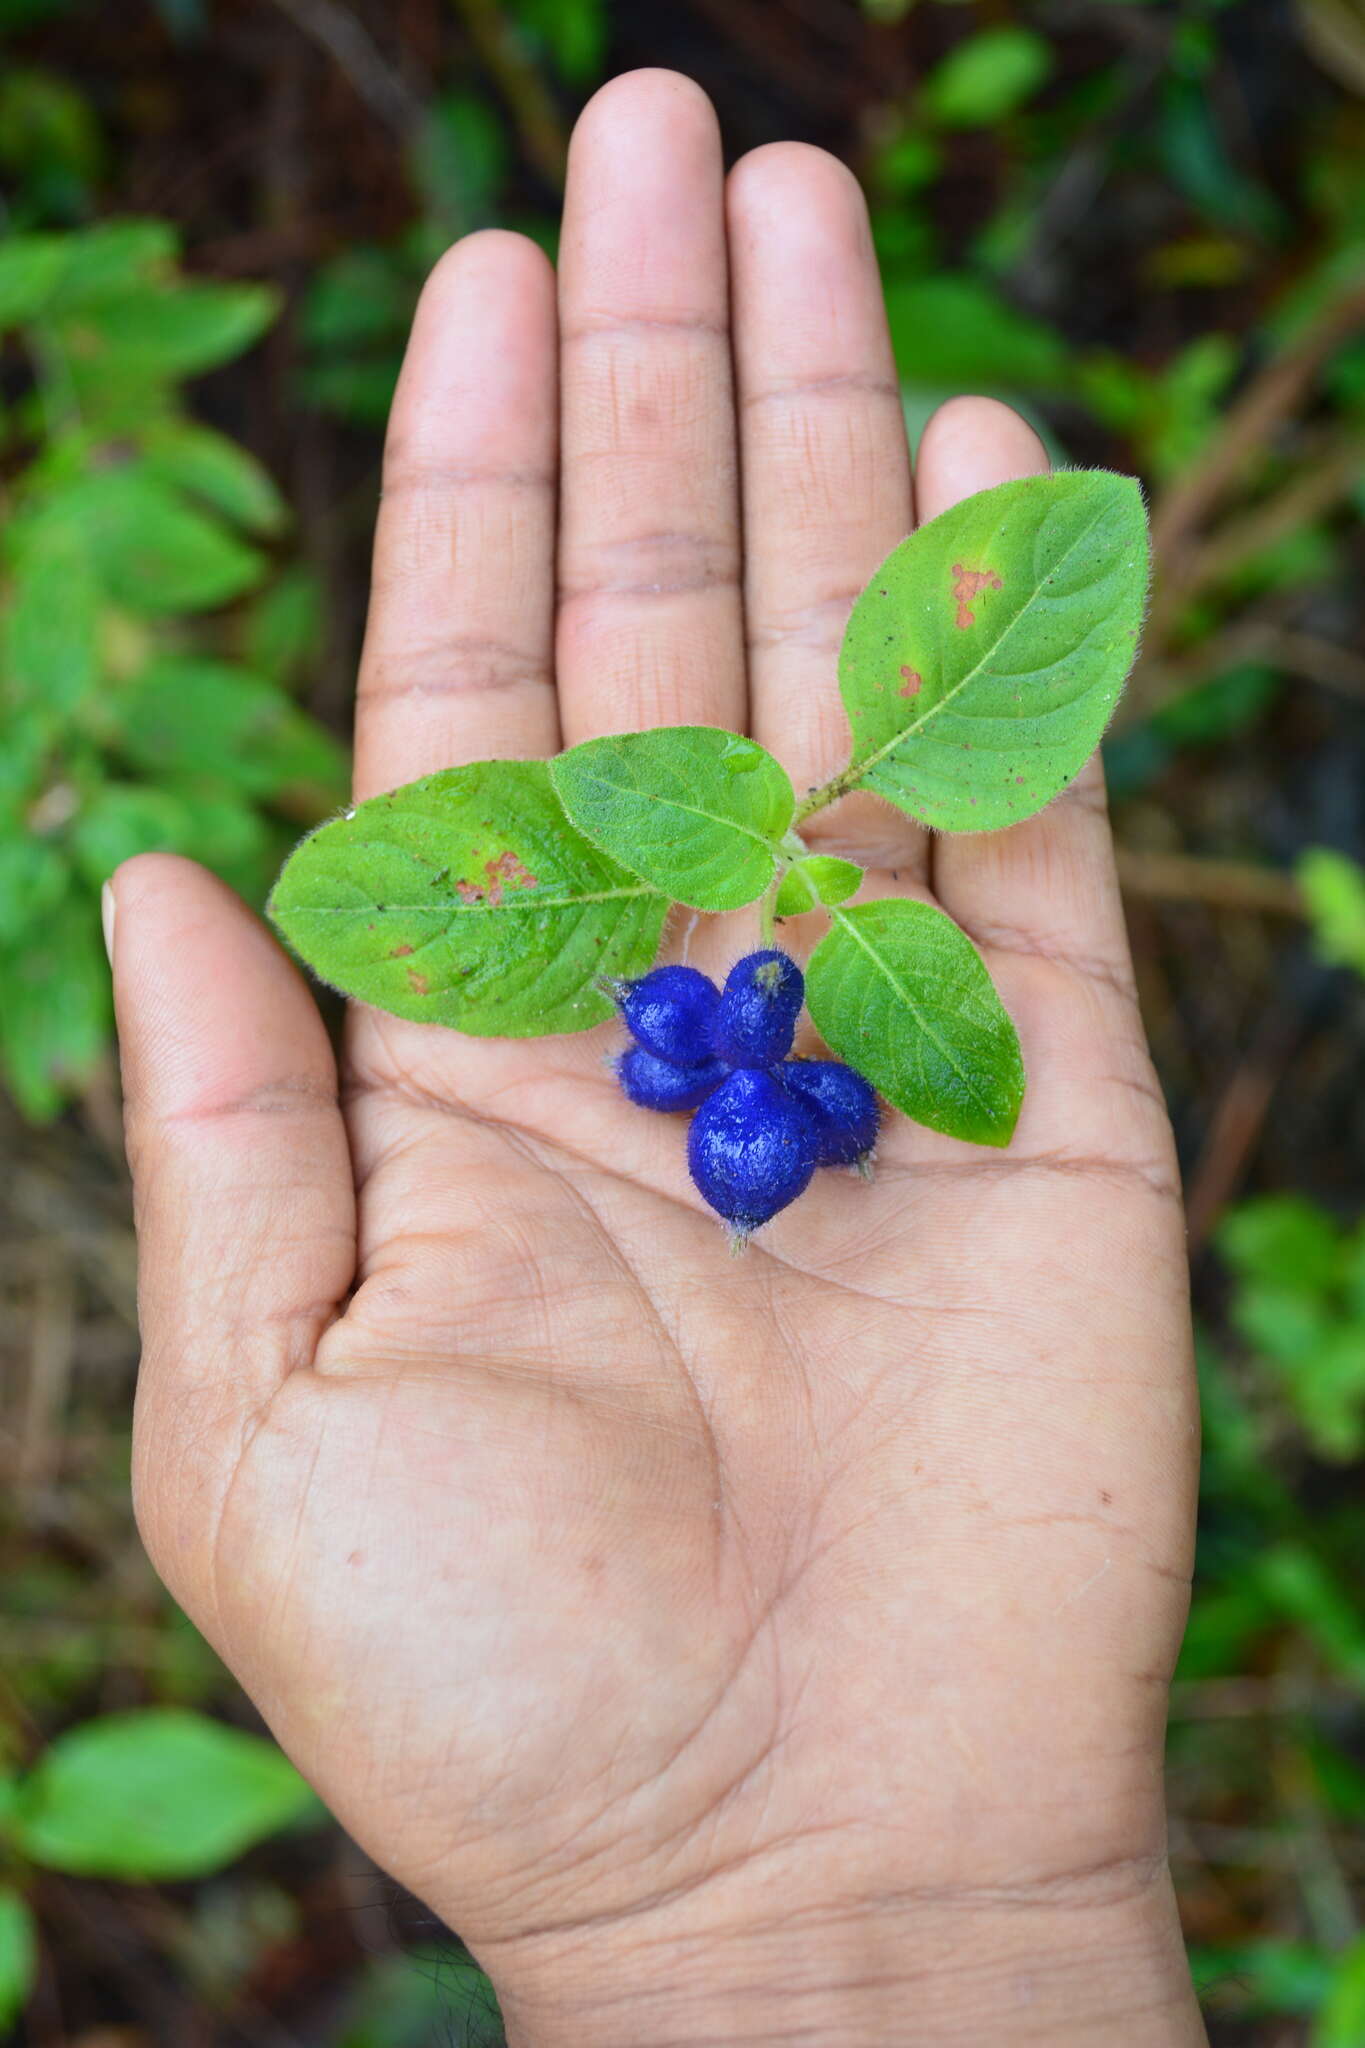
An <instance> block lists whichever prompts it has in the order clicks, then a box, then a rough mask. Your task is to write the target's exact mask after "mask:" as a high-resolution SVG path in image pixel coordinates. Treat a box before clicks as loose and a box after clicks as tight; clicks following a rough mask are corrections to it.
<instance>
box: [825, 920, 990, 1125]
mask: <svg viewBox="0 0 1365 2048" xmlns="http://www.w3.org/2000/svg"><path fill="white" fill-rule="evenodd" d="M925 907H926V909H931V908H932V907H933V906H932V905H926V906H925ZM938 915H939V916H940V917H942V916H944V915H946V913H945V912H943V911H939V912H938ZM830 916H831V918H832V919H833V920H834V922H835V923H836V924H838V925H839V926H840V927H841V928H842V929H843V930H844V931H846V932H847V933H848V935H849V937H850V938H851V939H853V940H854V941H855V942H856V944H858V945H859V946H861V947H862V949H863V951H864V953H866V955H867V957H868V959H869V960H870V961H871V962H872V965H873V966H874V967H875V968H876V970H877V971H878V973H879V974H881V975H882V976H883V977H884V979H885V980H886V981H888V982H889V983H890V984H891V987H892V988H893V989H894V990H895V992H896V994H897V995H898V996H899V997H900V999H901V1001H902V1002H903V1003H904V1004H905V1007H906V1009H907V1010H909V1012H910V1014H911V1016H912V1017H913V1018H914V1020H915V1022H916V1024H918V1026H919V1028H920V1030H921V1031H922V1032H923V1033H924V1035H925V1037H926V1038H927V1039H928V1040H929V1041H930V1043H931V1044H932V1045H936V1046H937V1047H938V1049H939V1051H940V1052H941V1053H942V1055H943V1057H944V1059H945V1060H946V1061H947V1062H948V1065H949V1066H950V1067H951V1068H952V1070H953V1072H954V1073H955V1074H956V1075H957V1076H958V1078H959V1080H960V1081H961V1082H962V1085H963V1087H964V1088H965V1089H966V1090H967V1093H968V1094H969V1095H970V1096H971V1097H972V1099H973V1100H974V1101H975V1102H976V1103H978V1104H979V1106H980V1107H981V1109H982V1110H983V1111H984V1112H985V1114H986V1116H987V1118H988V1120H989V1122H990V1125H991V1128H992V1129H994V1128H995V1127H996V1125H997V1124H998V1122H999V1117H998V1116H997V1114H996V1111H995V1108H994V1107H993V1105H992V1104H991V1102H990V1100H989V1098H988V1097H986V1096H984V1095H983V1094H982V1093H981V1091H980V1089H979V1088H978V1087H977V1086H976V1084H975V1083H974V1082H973V1080H972V1077H971V1075H970V1073H969V1072H968V1071H967V1069H966V1068H965V1067H963V1066H962V1065H961V1064H960V1063H959V1061H958V1060H957V1059H956V1058H955V1057H954V1055H953V1051H952V1048H951V1046H949V1045H948V1044H947V1043H946V1042H945V1041H944V1040H943V1039H942V1038H940V1036H939V1034H938V1032H937V1031H935V1030H934V1029H933V1027H932V1026H931V1025H930V1024H929V1023H927V1022H926V1020H925V1017H924V1013H923V1011H922V1010H921V1009H920V1006H919V1004H918V1003H917V1002H916V1000H915V998H914V997H913V996H912V995H911V993H910V991H909V989H907V988H904V987H903V986H902V985H901V983H900V982H899V981H898V980H897V978H896V976H895V975H894V974H893V973H892V971H891V969H890V967H889V966H888V965H887V963H886V961H885V960H884V959H883V958H882V956H881V954H880V953H878V952H877V951H876V949H875V948H874V947H872V946H870V945H869V944H868V942H867V940H866V939H865V938H864V937H863V936H862V934H861V932H860V931H859V930H858V928H857V926H856V924H854V923H853V921H852V920H851V919H850V917H849V915H848V913H847V912H846V911H844V910H840V909H838V908H837V907H834V908H831V910H830ZM949 922H951V919H950V920H949Z"/></svg>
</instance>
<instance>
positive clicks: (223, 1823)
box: [15, 1707, 317, 1880]
mask: <svg viewBox="0 0 1365 2048" xmlns="http://www.w3.org/2000/svg"><path fill="white" fill-rule="evenodd" d="M316 1810H317V1800H316V1798H315V1795H314V1794H313V1792H312V1791H311V1790H310V1789H309V1787H308V1785H307V1784H306V1783H305V1782H304V1780H303V1779H302V1778H301V1777H300V1776H299V1774H298V1772H297V1771H296V1770H295V1769H294V1766H293V1765H292V1764H291V1763H290V1762H289V1761H288V1759H287V1758H285V1757H283V1756H281V1754H280V1752H279V1750H278V1749H276V1748H275V1746H274V1744H273V1743H270V1742H263V1741H262V1740H261V1738H260V1737H259V1736H256V1735H245V1734H243V1733H242V1732H241V1731H240V1730H239V1729H236V1728H225V1727H223V1726H222V1725H221V1723H219V1722H217V1721H210V1720H207V1719H205V1718H204V1717H203V1716H202V1715H199V1714H192V1713H187V1712H185V1711H183V1710H182V1709H180V1708H173V1707H149V1708H145V1709H142V1710H136V1711H134V1712H131V1713H126V1714H109V1715H105V1716H104V1717H102V1718H101V1719H100V1720H97V1721H87V1722H85V1723H84V1724H83V1725H82V1726H81V1727H79V1728H73V1729H72V1730H71V1731H70V1733H69V1734H66V1735H61V1736H58V1738H57V1740H56V1741H55V1742H54V1743H53V1744H52V1746H51V1748H50V1749H48V1750H47V1751H45V1752H44V1754H43V1755H42V1756H41V1757H40V1758H39V1761H38V1763H37V1765H36V1766H35V1767H34V1769H33V1770H32V1771H31V1772H30V1773H29V1775H28V1777H27V1778H26V1779H24V1780H23V1782H22V1783H21V1785H20V1788H19V1796H18V1800H17V1802H16V1806H15V1838H16V1840H17V1841H18V1844H19V1847H20V1848H21V1849H22V1850H23V1852H24V1854H25V1855H26V1856H29V1857H31V1858H32V1860H33V1861H34V1862H35V1863H42V1864H45V1865H46V1866H47V1867H48V1868H49V1869H52V1870H64V1871H68V1872H70V1873H71V1874H72V1875H74V1876H80V1877H113V1878H143V1879H150V1880H158V1879H171V1878H186V1877H204V1876H207V1875H208V1874H209V1873H210V1872H212V1871H215V1870H221V1869H222V1868H223V1866H224V1865H225V1864H227V1863H230V1862H231V1861H232V1860H233V1858H234V1857H237V1856H240V1855H241V1854H242V1852H243V1850H245V1849H249V1848H250V1847H251V1846H252V1844H253V1843H255V1842H259V1841H261V1840H263V1839H264V1837H265V1836H267V1835H271V1834H274V1833H276V1832H277V1831H278V1830H279V1829H280V1828H283V1827H287V1826H289V1825H290V1823H291V1822H293V1821H297V1820H299V1819H302V1818H303V1817H305V1816H306V1815H308V1814H310V1813H312V1812H314V1811H316Z"/></svg>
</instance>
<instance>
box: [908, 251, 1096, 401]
mask: <svg viewBox="0 0 1365 2048" xmlns="http://www.w3.org/2000/svg"><path fill="white" fill-rule="evenodd" d="M886 309H887V317H888V318H889V320H890V322H891V338H892V342H893V345H894V347H895V351H896V362H897V366H898V368H899V370H900V374H901V377H902V379H903V381H905V382H906V383H909V384H936V385H944V386H948V387H951V388H952V389H954V390H957V391H965V390H969V389H973V390H974V389H980V388H981V387H982V386H989V387H991V388H992V389H997V390H1004V391H1019V390H1022V391H1030V390H1043V391H1045V390H1052V389H1056V388H1058V387H1060V386H1061V385H1062V384H1063V383H1064V382H1065V381H1066V377H1067V373H1068V364H1069V361H1070V351H1069V349H1068V347H1067V344H1066V342H1065V341H1064V340H1063V338H1062V336H1061V335H1060V334H1058V333H1056V332H1055V331H1054V330H1053V329H1052V328H1050V327H1046V326H1044V325H1043V323H1042V322H1041V321H1039V320H1034V319H1032V318H1031V317H1030V316H1029V315H1028V314H1026V313H1020V312H1018V311H1017V310H1016V309H1015V308H1014V307H1013V306H1011V305H1010V304H1009V303H1008V302H1007V301H1006V300H1005V299H1004V298H1002V297H1001V295H1000V293H999V292H998V291H996V290H995V288H994V287H993V286H992V285H990V284H987V283H986V282H985V281H984V280H983V279H981V278H977V277H972V276H970V275H968V274H967V273H966V272H965V271H941V272H939V273H938V274H937V275H935V276H932V277H914V278H901V279H896V278H892V279H890V280H889V281H888V284H887V289H886Z"/></svg>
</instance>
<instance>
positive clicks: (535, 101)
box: [453, 0, 569, 191]
mask: <svg viewBox="0 0 1365 2048" xmlns="http://www.w3.org/2000/svg"><path fill="white" fill-rule="evenodd" d="M453 4H454V8H455V12H456V13H457V14H458V15H459V17H460V19H461V21H462V22H463V23H464V25H465V29H466V32H467V33H468V36H469V40H470V42H471V43H472V44H473V45H474V49H475V51H476V53H477V55H478V57H479V59H480V61H481V62H482V63H483V65H484V67H485V69H486V70H487V71H488V72H489V74H490V75H491V77H492V78H493V80H494V83H495V84H496V85H497V88H498V90H499V92H501V94H502V96H503V98H504V99H505V100H506V102H507V104H508V107H509V108H510V109H511V113H512V118H513V120H514V121H515V122H516V124H517V132H518V134H519V135H520V136H521V141H522V147H523V148H524V149H525V151H526V154H527V156H528V157H529V158H530V159H531V162H532V163H533V164H534V165H535V167H536V169H537V170H538V171H539V172H540V174H541V176H542V177H543V178H545V179H546V181H547V182H548V183H549V184H551V185H553V186H554V188H555V190H556V191H560V190H562V189H563V185H564V171H565V167H566V165H567V164H568V160H569V138H568V136H567V134H566V133H565V129H564V122H563V120H562V118H561V116H560V112H559V108H558V107H557V106H556V105H555V101H554V95H553V94H552V93H551V91H550V88H549V87H548V86H547V85H546V83H545V80H544V79H543V78H542V77H541V75H540V72H539V71H538V70H537V69H536V66H535V65H534V64H533V63H532V61H531V59H530V57H529V56H528V55H527V53H526V50H525V48H524V47H523V45H522V42H521V38H520V37H519V35H518V34H517V30H516V27H515V24H514V23H512V22H510V21H509V20H508V19H507V17H506V15H505V14H504V13H503V11H502V8H501V7H500V6H499V4H498V0H453Z"/></svg>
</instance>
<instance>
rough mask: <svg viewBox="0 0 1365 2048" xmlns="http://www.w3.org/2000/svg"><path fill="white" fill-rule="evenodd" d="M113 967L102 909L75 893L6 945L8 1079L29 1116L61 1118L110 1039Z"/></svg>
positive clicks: (2, 982) (2, 963)
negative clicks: (60, 1113) (68, 1098)
mask: <svg viewBox="0 0 1365 2048" xmlns="http://www.w3.org/2000/svg"><path fill="white" fill-rule="evenodd" d="M110 1019H111V1004H110V999H109V965H108V962H107V961H106V959H105V957H104V947H103V944H102V943H101V940H100V928H99V911H98V908H97V906H96V905H95V903H94V902H92V901H91V900H90V899H89V898H88V897H86V896H84V895H80V894H78V893H75V892H74V891H73V892H70V893H68V894H67V895H66V896H65V897H64V898H63V899H62V901H61V902H60V903H58V904H56V905H55V906H54V907H52V908H51V909H49V910H48V911H46V913H45V914H44V915H43V916H42V917H41V918H40V919H38V920H36V921H35V922H33V923H31V924H30V925H29V926H28V927H27V928H26V930H25V931H24V933H23V934H22V937H21V938H20V939H19V940H18V941H17V942H15V943H13V944H10V945H8V946H0V1072H2V1073H3V1075H4V1077H5V1080H6V1082H7V1083H8V1086H9V1088H10V1091H11V1093H12V1094H13V1096H14V1098H15V1100H16V1101H17V1103H18V1104H19V1107H20V1109H21V1110H22V1111H23V1112H24V1114H25V1115H26V1116H29V1117H32V1118H34V1119H35V1120H38V1121H41V1120H43V1119H45V1118H47V1117H51V1116H55V1115H56V1113H57V1111H58V1110H59V1109H60V1108H61V1106H62V1103H63V1101H64V1100H65V1098H66V1096H67V1095H69V1094H73V1093H76V1092H77V1091H78V1090H79V1089H81V1088H82V1087H83V1086H84V1085H85V1084H86V1082H87V1081H88V1080H89V1078H90V1076H91V1074H92V1073H93V1071H94V1068H95V1065H96V1062H97V1061H98V1059H99V1057H100V1054H101V1053H102V1052H103V1050H104V1046H105V1042H106V1040H107V1038H108V1034H109V1026H110Z"/></svg>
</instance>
